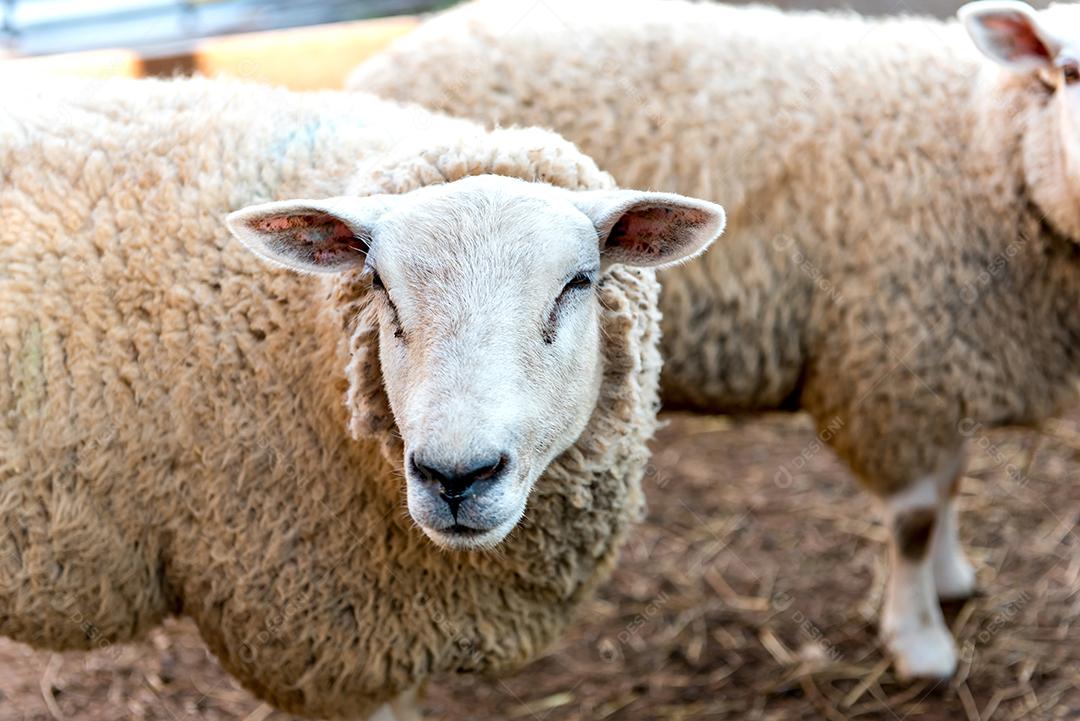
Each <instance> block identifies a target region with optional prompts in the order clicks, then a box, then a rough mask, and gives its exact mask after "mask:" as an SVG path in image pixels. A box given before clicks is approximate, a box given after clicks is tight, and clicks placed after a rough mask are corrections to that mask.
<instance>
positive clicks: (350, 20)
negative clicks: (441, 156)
mask: <svg viewBox="0 0 1080 721" xmlns="http://www.w3.org/2000/svg"><path fill="white" fill-rule="evenodd" d="M458 1H459V0H308V1H306V2H304V1H301V2H289V1H288V0H100V1H99V2H86V0H0V58H3V57H7V58H24V59H25V58H30V59H31V60H30V61H26V60H22V61H20V62H17V63H15V64H6V66H3V67H0V71H3V70H7V71H8V72H11V71H17V72H24V71H26V70H29V69H40V70H46V71H49V72H61V73H65V74H75V75H83V76H108V75H127V76H143V75H165V76H168V75H175V74H192V73H196V72H198V73H203V74H206V75H217V74H228V75H233V76H238V77H243V78H247V79H251V80H263V81H268V82H277V83H281V84H284V85H288V86H289V87H293V88H296V89H313V88H336V87H340V85H341V82H342V80H343V79H344V77H345V75H346V73H347V72H348V69H349V68H351V67H352V66H354V65H356V64H357V63H358V62H360V61H361V60H363V59H364V58H366V57H367V56H368V55H370V54H371V53H374V52H377V51H378V50H380V49H382V48H383V47H384V46H385V45H386V44H387V43H389V42H390V41H392V40H393V39H394V38H395V37H397V36H398V35H401V34H403V33H405V32H408V30H409V29H411V28H412V27H413V26H414V25H415V22H416V21H417V17H418V16H422V15H423V14H424V13H429V12H432V11H437V10H442V9H445V8H447V7H450V6H451V5H454V4H455V3H456V2H458ZM587 1H588V0H583V2H587ZM738 1H739V0H736V2H738ZM537 2H538V3H540V2H543V0H537ZM775 4H777V5H779V6H781V7H784V8H788V9H826V8H829V9H832V8H844V9H848V10H854V11H857V12H860V13H863V14H873V15H883V14H900V13H903V14H924V15H926V14H928V15H936V16H939V17H947V16H950V15H952V14H954V13H955V12H956V9H957V8H958V7H959V6H960V5H962V4H963V2H962V0H775ZM1032 4H1033V5H1036V6H1040V7H1043V6H1045V5H1046V4H1047V0H1032ZM0 77H2V75H0Z"/></svg>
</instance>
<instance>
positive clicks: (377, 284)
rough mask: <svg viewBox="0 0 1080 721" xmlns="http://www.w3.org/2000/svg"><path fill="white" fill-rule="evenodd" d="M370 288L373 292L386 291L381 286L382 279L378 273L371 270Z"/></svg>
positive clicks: (383, 286)
mask: <svg viewBox="0 0 1080 721" xmlns="http://www.w3.org/2000/svg"><path fill="white" fill-rule="evenodd" d="M371 287H372V289H373V290H386V286H385V285H383V282H382V277H381V276H380V275H379V273H378V271H376V270H374V269H372V271H371Z"/></svg>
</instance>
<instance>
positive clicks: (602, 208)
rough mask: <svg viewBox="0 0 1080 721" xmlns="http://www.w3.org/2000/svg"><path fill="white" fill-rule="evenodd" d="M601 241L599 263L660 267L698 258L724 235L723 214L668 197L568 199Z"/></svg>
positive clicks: (587, 194) (589, 194)
mask: <svg viewBox="0 0 1080 721" xmlns="http://www.w3.org/2000/svg"><path fill="white" fill-rule="evenodd" d="M573 196H574V204H575V205H576V206H577V207H578V209H579V210H581V212H583V213H585V215H587V216H588V217H589V219H590V220H592V222H593V225H594V226H595V227H596V233H597V235H598V236H599V237H600V260H601V263H602V264H603V265H604V266H605V267H606V266H609V265H611V264H613V263H622V264H625V265H636V266H644V267H662V266H665V265H670V264H672V263H677V262H679V261H681V260H685V259H687V258H692V257H693V256H695V255H697V254H698V253H701V252H703V251H704V250H705V249H706V248H708V247H709V244H710V243H712V242H713V240H715V239H716V238H717V237H718V236H719V235H720V234H721V233H722V232H723V231H724V209H723V208H721V207H720V206H719V205H716V204H715V203H709V202H706V201H704V200H697V199H694V198H687V197H684V196H682V195H675V194H673V193H641V192H637V191H634V190H593V191H584V192H577V193H574V194H573Z"/></svg>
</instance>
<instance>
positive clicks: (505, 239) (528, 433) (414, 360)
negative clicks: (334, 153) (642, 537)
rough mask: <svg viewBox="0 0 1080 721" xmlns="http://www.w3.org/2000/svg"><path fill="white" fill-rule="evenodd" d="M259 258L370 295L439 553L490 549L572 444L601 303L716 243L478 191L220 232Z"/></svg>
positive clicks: (647, 199)
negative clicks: (359, 283)
mask: <svg viewBox="0 0 1080 721" xmlns="http://www.w3.org/2000/svg"><path fill="white" fill-rule="evenodd" d="M228 222H229V226H230V229H231V230H232V231H233V233H234V234H235V235H236V236H237V237H238V238H239V239H240V240H241V241H242V242H244V243H245V244H246V245H247V246H248V247H249V248H250V249H251V250H252V251H254V252H255V253H256V254H257V255H259V256H261V257H264V258H267V259H270V260H272V261H275V262H277V263H280V264H284V265H286V266H288V267H291V268H293V269H296V270H300V271H306V272H358V273H361V274H363V275H364V276H366V279H367V282H368V283H370V288H371V293H372V296H373V301H372V302H373V303H374V304H375V307H376V314H377V317H378V324H379V361H380V365H381V368H382V376H383V381H384V385H385V389H386V394H387V397H388V399H389V403H390V408H391V410H392V412H393V416H394V420H395V422H396V424H397V428H398V430H399V432H400V434H401V437H402V440H403V442H404V454H405V455H404V459H403V466H404V468H405V476H406V484H407V498H408V507H409V512H410V514H411V515H412V517H413V519H414V520H415V521H416V523H417V524H418V525H419V527H420V528H421V529H422V530H423V532H424V533H425V534H427V535H428V536H429V537H430V538H431V539H432V540H434V541H435V542H436V543H437V544H439V545H441V546H444V547H447V548H455V549H463V548H483V547H490V546H492V545H494V544H497V543H498V542H499V541H501V540H502V539H503V538H505V537H506V535H507V534H508V533H509V532H510V531H511V530H512V529H513V528H514V526H515V525H516V524H517V522H518V521H519V520H520V519H521V517H522V515H523V514H524V513H525V508H526V505H527V501H528V498H529V495H530V492H531V490H532V488H533V485H534V483H535V482H536V480H537V478H538V477H539V476H540V474H541V473H542V472H543V471H544V469H545V468H546V467H547V466H548V464H549V463H550V462H551V461H552V460H554V459H555V458H556V457H557V456H558V455H559V454H561V453H562V452H563V451H565V450H567V449H568V448H569V447H570V446H571V445H572V444H573V443H574V441H575V440H576V439H577V438H578V436H579V435H580V434H581V432H582V431H583V430H584V428H585V426H586V424H587V423H588V421H589V418H590V416H591V414H592V412H593V409H594V407H595V405H596V399H597V393H598V391H599V388H600V383H601V379H602V375H603V372H604V368H605V358H604V352H603V340H602V338H601V334H600V320H599V310H600V307H599V299H598V295H597V292H596V288H597V285H598V284H599V283H602V282H604V275H605V270H606V269H607V267H608V266H610V265H612V264H616V263H622V264H629V265H640V266H661V265H665V264H669V263H672V262H676V261H678V260H681V259H683V258H686V257H689V256H692V255H694V254H696V253H698V252H701V251H702V250H703V249H704V248H705V247H706V246H707V245H708V244H709V243H710V242H711V241H712V239H713V238H714V237H715V236H717V235H718V234H719V232H720V231H721V229H722V226H723V211H722V210H721V209H720V208H719V207H718V206H715V205H712V204H710V203H705V202H702V201H697V200H692V199H688V198H683V197H680V196H675V195H670V194H664V193H637V192H633V191H623V190H612V191H581V192H574V191H569V190H564V189H559V188H555V187H552V186H548V185H542V184H538V183H527V182H524V181H521V180H516V179H511V178H506V177H501V176H477V177H472V178H465V179H462V180H458V181H455V182H453V183H447V184H445V185H438V186H430V187H426V188H421V189H419V190H415V191H413V192H411V193H406V194H404V195H394V196H388V195H377V196H369V197H345V198H331V199H327V200H322V201H287V202H283V203H269V204H265V205H260V206H254V207H252V208H247V209H244V210H242V211H238V212H236V213H233V214H232V215H230V216H229V221H228Z"/></svg>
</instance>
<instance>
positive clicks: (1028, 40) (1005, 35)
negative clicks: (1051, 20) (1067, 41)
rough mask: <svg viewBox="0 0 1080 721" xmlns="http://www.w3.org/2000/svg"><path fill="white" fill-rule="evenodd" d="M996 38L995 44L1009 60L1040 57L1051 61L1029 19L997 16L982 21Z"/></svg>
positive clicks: (1014, 16)
mask: <svg viewBox="0 0 1080 721" xmlns="http://www.w3.org/2000/svg"><path fill="white" fill-rule="evenodd" d="M982 25H983V27H985V28H986V29H987V30H988V31H989V32H990V33H991V34H992V35H993V38H994V43H995V44H997V45H998V46H999V47H1001V49H1002V50H1004V51H1005V52H1006V54H1007V56H1008V59H1009V60H1019V59H1020V58H1029V57H1039V58H1045V59H1047V60H1049V59H1050V51H1049V50H1048V49H1047V47H1046V45H1045V44H1043V41H1042V40H1041V39H1039V36H1038V35H1036V34H1035V29H1034V28H1033V27H1031V23H1030V22H1028V20H1027V18H1025V17H1023V16H1021V15H995V16H993V17H988V18H984V19H983V21H982Z"/></svg>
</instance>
